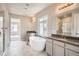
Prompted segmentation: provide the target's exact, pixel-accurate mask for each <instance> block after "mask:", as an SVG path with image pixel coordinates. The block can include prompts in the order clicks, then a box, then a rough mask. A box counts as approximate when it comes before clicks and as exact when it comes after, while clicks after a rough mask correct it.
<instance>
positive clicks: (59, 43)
mask: <svg viewBox="0 0 79 59" xmlns="http://www.w3.org/2000/svg"><path fill="white" fill-rule="evenodd" d="M53 35H54V34H53ZM57 36H58V37H57ZM63 37H64V38H63ZM63 37H61V35H60V37H59V35H56V34H55V35H54V36H52V37H47V43H46V52H47V54H48V55H50V56H79V40H78V38H75V39H76V40H75V39H70V38H71V37H69V38H68V37H67V38H66V37H65V36H63ZM48 43H49V44H48Z"/></svg>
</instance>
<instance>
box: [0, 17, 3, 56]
mask: <svg viewBox="0 0 79 59" xmlns="http://www.w3.org/2000/svg"><path fill="white" fill-rule="evenodd" d="M2 53H3V17H2V16H0V55H2Z"/></svg>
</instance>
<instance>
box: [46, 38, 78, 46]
mask: <svg viewBox="0 0 79 59" xmlns="http://www.w3.org/2000/svg"><path fill="white" fill-rule="evenodd" d="M47 38H49V39H52V40H56V41H60V42H63V43H68V44H71V45H74V46H78V47H79V40H76V39H65V38H57V37H47Z"/></svg>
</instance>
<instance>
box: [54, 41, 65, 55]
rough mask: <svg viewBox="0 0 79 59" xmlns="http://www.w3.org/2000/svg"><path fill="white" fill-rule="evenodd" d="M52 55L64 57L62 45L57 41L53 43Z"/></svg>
mask: <svg viewBox="0 0 79 59" xmlns="http://www.w3.org/2000/svg"><path fill="white" fill-rule="evenodd" d="M53 55H54V56H64V43H62V42H59V41H53Z"/></svg>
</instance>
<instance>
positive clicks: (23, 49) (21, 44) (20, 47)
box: [5, 41, 47, 56]
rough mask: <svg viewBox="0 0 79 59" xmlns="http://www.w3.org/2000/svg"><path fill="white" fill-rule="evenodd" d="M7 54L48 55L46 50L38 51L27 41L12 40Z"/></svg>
mask: <svg viewBox="0 0 79 59" xmlns="http://www.w3.org/2000/svg"><path fill="white" fill-rule="evenodd" d="M5 56H47V54H46V52H45V51H43V52H37V51H34V50H32V49H31V48H30V46H28V45H26V42H25V41H11V44H10V47H9V48H8V51H7V52H6V53H5Z"/></svg>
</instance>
